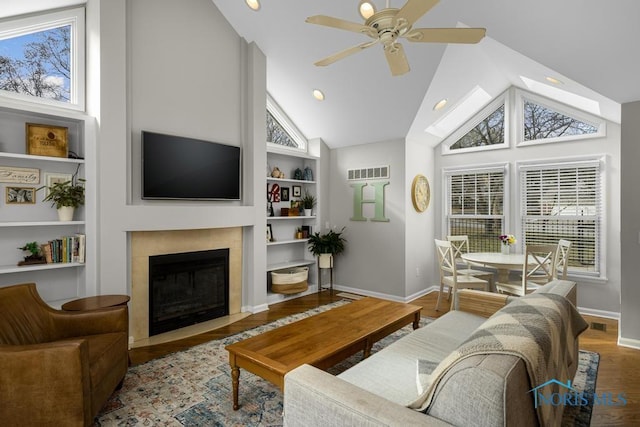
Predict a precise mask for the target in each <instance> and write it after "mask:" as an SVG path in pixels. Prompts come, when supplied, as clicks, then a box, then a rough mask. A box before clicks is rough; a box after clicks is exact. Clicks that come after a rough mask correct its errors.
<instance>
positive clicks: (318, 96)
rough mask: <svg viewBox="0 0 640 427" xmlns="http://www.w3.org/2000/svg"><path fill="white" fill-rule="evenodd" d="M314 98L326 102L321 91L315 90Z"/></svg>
mask: <svg viewBox="0 0 640 427" xmlns="http://www.w3.org/2000/svg"><path fill="white" fill-rule="evenodd" d="M313 97H314V98H315V99H317V100H318V101H324V93H322V91H321V90H320V89H314V90H313Z"/></svg>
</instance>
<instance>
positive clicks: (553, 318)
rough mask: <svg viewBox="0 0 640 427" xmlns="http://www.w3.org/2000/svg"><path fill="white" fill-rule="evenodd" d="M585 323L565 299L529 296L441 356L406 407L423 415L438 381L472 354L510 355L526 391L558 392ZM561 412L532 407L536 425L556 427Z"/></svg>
mask: <svg viewBox="0 0 640 427" xmlns="http://www.w3.org/2000/svg"><path fill="white" fill-rule="evenodd" d="M587 326H588V324H587V322H585V320H584V319H583V318H582V316H580V314H579V313H578V311H577V310H576V309H575V307H574V306H573V304H571V302H570V301H569V300H567V299H566V298H564V297H563V296H560V295H556V294H550V293H533V294H529V295H527V296H524V297H521V298H518V299H516V300H514V301H512V302H511V303H509V304H507V305H506V306H505V307H503V308H502V309H501V310H499V311H498V312H496V313H495V314H494V315H493V316H491V317H490V318H489V319H487V321H486V322H484V323H483V324H482V325H481V326H480V327H479V328H478V329H476V330H475V332H474V333H473V334H472V335H471V336H470V337H469V338H468V339H467V340H466V341H465V342H464V343H462V344H461V345H460V346H459V347H458V348H457V349H456V350H455V351H453V352H452V353H451V354H450V355H449V356H447V357H446V358H445V359H444V360H442V362H440V364H439V365H438V366H437V367H436V368H435V370H434V371H433V372H432V373H431V375H429V376H428V377H427V378H426V383H425V384H422V389H423V390H424V392H423V393H422V394H421V395H420V396H419V398H418V399H416V400H415V401H414V402H412V403H410V404H409V405H408V406H409V407H410V408H414V409H418V410H425V409H427V408H428V406H429V405H430V403H431V400H432V398H433V396H434V392H435V390H436V388H437V386H438V383H439V382H440V380H441V379H442V378H443V377H444V375H445V374H446V373H447V372H448V370H449V369H450V368H451V367H452V366H453V365H454V364H455V363H456V362H458V361H460V360H462V359H464V358H467V357H470V356H473V355H478V354H510V355H515V356H518V357H520V358H521V359H523V361H524V362H525V365H526V367H527V372H528V374H529V381H530V383H531V385H532V387H537V386H539V385H542V384H544V383H549V384H548V385H546V386H545V387H549V388H548V389H544V388H542V389H540V390H538V391H540V392H542V393H545V394H546V393H552V392H558V391H560V392H562V390H559V389H558V384H557V383H556V382H550V381H549V380H551V379H556V380H558V381H561V382H563V383H565V382H566V381H567V380H570V379H572V378H569V372H568V366H569V365H571V364H572V363H577V362H578V361H577V360H569V359H570V358H571V351H570V350H569V349H572V348H573V346H574V343H575V339H576V337H577V336H578V335H580V334H581V333H582V332H583V331H584V330H585V329H586V328H587ZM562 409H563V408H561V407H554V406H553V405H538V408H537V413H538V421H539V424H540V425H542V426H555V425H560V420H561V417H562Z"/></svg>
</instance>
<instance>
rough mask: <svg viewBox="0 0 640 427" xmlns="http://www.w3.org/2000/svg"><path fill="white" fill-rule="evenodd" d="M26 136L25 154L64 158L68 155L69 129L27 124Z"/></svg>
mask: <svg viewBox="0 0 640 427" xmlns="http://www.w3.org/2000/svg"><path fill="white" fill-rule="evenodd" d="M26 135H27V154H31V155H33V156H49V157H65V158H66V157H67V155H68V153H69V128H66V127H62V126H52V125H41V124H37V123H27V124H26Z"/></svg>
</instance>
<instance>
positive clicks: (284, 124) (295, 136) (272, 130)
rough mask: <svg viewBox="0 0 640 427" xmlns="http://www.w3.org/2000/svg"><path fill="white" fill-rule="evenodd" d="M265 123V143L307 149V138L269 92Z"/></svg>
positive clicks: (280, 146)
mask: <svg viewBox="0 0 640 427" xmlns="http://www.w3.org/2000/svg"><path fill="white" fill-rule="evenodd" d="M266 125H267V126H266V127H267V144H270V145H272V147H276V148H286V149H289V150H297V151H305V152H306V151H307V139H306V138H305V137H304V135H302V132H300V131H299V130H298V128H297V127H296V125H295V124H294V123H293V122H292V121H291V119H290V118H289V117H288V116H287V115H286V114H285V112H284V111H282V109H281V108H280V106H279V105H278V104H277V103H276V102H275V101H274V100H273V98H271V95H269V94H267V122H266Z"/></svg>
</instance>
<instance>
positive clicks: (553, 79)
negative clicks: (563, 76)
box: [545, 76, 563, 85]
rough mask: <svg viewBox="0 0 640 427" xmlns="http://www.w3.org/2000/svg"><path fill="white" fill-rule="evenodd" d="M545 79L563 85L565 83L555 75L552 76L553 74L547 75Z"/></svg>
mask: <svg viewBox="0 0 640 427" xmlns="http://www.w3.org/2000/svg"><path fill="white" fill-rule="evenodd" d="M545 79H546V80H547V81H548V82H549V83H553V84H554V85H561V84H563V83H562V81H560V80H558V79H556V78H555V77H551V76H547V77H545Z"/></svg>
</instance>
